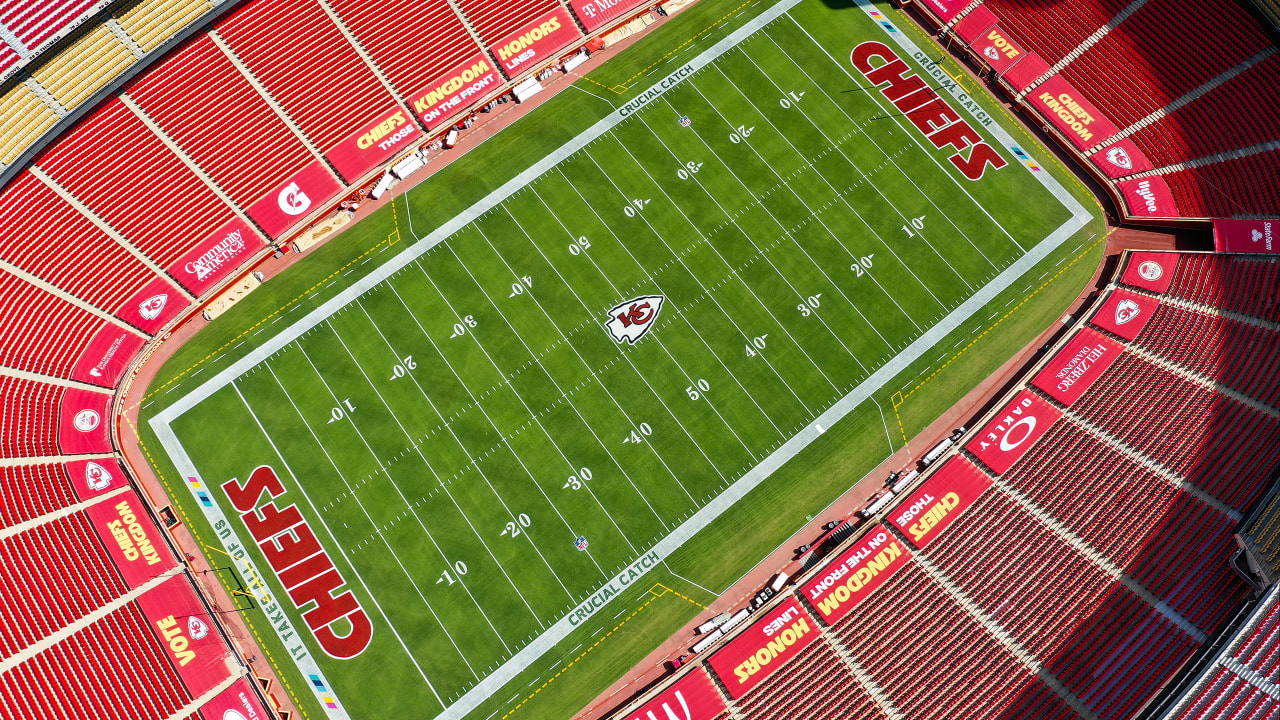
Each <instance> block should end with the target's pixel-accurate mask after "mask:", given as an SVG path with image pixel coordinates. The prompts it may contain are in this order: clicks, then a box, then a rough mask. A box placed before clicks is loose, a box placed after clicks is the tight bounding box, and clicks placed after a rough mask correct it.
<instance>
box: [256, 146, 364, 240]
mask: <svg viewBox="0 0 1280 720" xmlns="http://www.w3.org/2000/svg"><path fill="white" fill-rule="evenodd" d="M341 191H342V187H341V186H340V185H339V184H338V181H337V180H335V179H334V178H333V176H332V175H330V174H329V171H328V169H327V168H326V167H325V165H324V163H323V161H321V160H314V161H312V162H311V164H310V165H307V166H306V167H304V168H302V170H300V171H298V173H297V174H295V175H294V176H293V177H291V178H289V179H288V180H286V181H284V182H283V183H281V184H280V185H278V186H277V187H275V188H274V189H272V190H271V191H270V192H268V193H267V194H266V195H264V196H263V197H262V198H261V199H259V200H258V201H257V202H255V203H254V204H252V205H250V206H249V217H251V218H253V220H254V222H256V223H258V225H260V226H262V229H263V230H266V231H267V234H268V235H270V236H271V237H272V238H278V237H280V236H282V235H284V234H285V232H286V231H287V230H289V229H290V228H292V227H293V226H294V225H296V224H297V223H298V222H299V221H300V220H302V219H303V218H304V217H305V216H306V215H308V214H310V213H312V212H315V211H316V210H319V209H320V208H321V206H322V205H323V204H324V203H326V202H328V201H329V200H330V199H332V198H333V197H334V196H336V195H337V194H338V193H339V192H341Z"/></svg>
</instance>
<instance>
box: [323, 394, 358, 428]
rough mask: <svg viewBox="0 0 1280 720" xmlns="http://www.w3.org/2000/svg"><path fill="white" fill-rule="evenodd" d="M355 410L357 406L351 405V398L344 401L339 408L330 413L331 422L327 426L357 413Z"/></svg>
mask: <svg viewBox="0 0 1280 720" xmlns="http://www.w3.org/2000/svg"><path fill="white" fill-rule="evenodd" d="M355 409H356V406H355V405H352V404H351V398H347V399H346V400H343V401H342V402H341V403H340V404H339V405H338V407H336V408H334V409H332V410H330V411H329V422H328V423H325V424H326V425H328V424H329V423H336V422H338V421H339V420H341V419H342V418H344V417H346V416H347V413H351V412H355Z"/></svg>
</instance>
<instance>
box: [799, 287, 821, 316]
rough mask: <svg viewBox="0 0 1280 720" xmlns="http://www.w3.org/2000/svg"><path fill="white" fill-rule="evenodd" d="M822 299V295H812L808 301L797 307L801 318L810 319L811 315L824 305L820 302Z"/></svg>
mask: <svg viewBox="0 0 1280 720" xmlns="http://www.w3.org/2000/svg"><path fill="white" fill-rule="evenodd" d="M821 298H822V293H818V294H817V295H810V296H809V297H808V299H806V300H805V301H804V302H802V303H800V304H799V305H797V306H796V309H797V310H799V311H800V317H809V316H810V315H812V314H813V311H814V310H817V309H818V306H819V305H821V304H822V303H821V302H819V300H820V299H821Z"/></svg>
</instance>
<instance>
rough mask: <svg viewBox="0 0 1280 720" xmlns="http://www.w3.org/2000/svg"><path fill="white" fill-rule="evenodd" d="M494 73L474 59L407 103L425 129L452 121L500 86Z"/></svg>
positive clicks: (484, 62) (485, 63) (482, 58)
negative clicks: (471, 104)
mask: <svg viewBox="0 0 1280 720" xmlns="http://www.w3.org/2000/svg"><path fill="white" fill-rule="evenodd" d="M500 82H501V80H500V79H499V77H498V71H497V70H495V69H494V67H493V65H491V64H490V63H489V60H488V59H487V58H486V57H485V56H484V53H481V54H479V55H476V56H475V57H473V58H471V59H470V60H468V61H467V62H465V63H463V64H462V65H461V66H460V67H457V68H454V69H453V70H452V71H450V72H448V73H445V74H444V75H443V76H442V77H440V78H439V79H438V80H436V81H435V82H433V83H431V86H430V87H428V88H427V89H426V90H423V91H422V92H420V93H418V94H416V95H414V96H413V97H411V98H410V99H409V104H410V105H412V106H413V111H414V112H415V113H417V114H418V117H420V118H422V123H423V124H424V125H426V126H427V129H431V128H434V127H435V126H437V125H439V124H440V123H441V122H442V121H444V120H445V119H447V118H450V117H452V116H453V115H454V114H456V113H457V112H459V111H460V110H462V108H463V107H465V106H466V105H468V104H470V101H472V100H474V99H476V98H477V97H480V96H481V95H482V94H483V93H485V92H486V91H488V90H492V89H493V88H495V87H497V86H498V85H499V84H500Z"/></svg>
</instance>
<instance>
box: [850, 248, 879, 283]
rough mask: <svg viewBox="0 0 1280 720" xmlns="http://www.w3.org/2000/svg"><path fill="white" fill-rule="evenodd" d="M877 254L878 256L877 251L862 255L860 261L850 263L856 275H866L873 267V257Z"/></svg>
mask: <svg viewBox="0 0 1280 720" xmlns="http://www.w3.org/2000/svg"><path fill="white" fill-rule="evenodd" d="M875 256H876V254H875V253H871V254H870V255H863V256H862V257H860V258H858V262H856V263H854V264H852V265H850V266H849V269H850V270H852V271H853V275H854V277H862V276H863V275H866V274H867V271H868V270H870V269H871V259H872V258H874V257H875Z"/></svg>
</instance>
